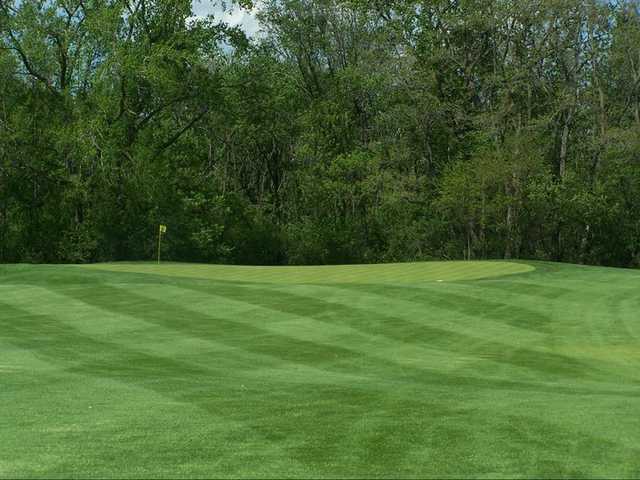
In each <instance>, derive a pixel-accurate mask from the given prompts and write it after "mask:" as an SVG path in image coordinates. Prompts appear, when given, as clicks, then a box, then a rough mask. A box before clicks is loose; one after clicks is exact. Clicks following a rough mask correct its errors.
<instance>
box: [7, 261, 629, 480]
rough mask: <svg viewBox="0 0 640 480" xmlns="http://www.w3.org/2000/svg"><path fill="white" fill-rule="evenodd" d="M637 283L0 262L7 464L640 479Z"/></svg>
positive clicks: (191, 472)
mask: <svg viewBox="0 0 640 480" xmlns="http://www.w3.org/2000/svg"><path fill="white" fill-rule="evenodd" d="M439 280H442V282H439ZM639 287H640V274H639V273H638V272H634V271H627V270H618V269H606V268H590V267H579V266H572V265H558V264H551V263H520V262H518V263H511V262H467V263H463V262H451V263H448V262H435V263H419V264H406V265H382V266H380V265H375V266H340V267H280V268H272V267H218V266H205V265H185V264H164V265H161V266H159V267H158V266H156V265H153V264H144V263H143V264H105V265H95V266H87V267H79V266H23V265H16V266H0V352H1V353H2V355H1V356H0V405H1V406H2V408H1V409H0V428H1V430H0V432H2V434H1V440H2V441H1V442H0V477H2V478H6V477H11V478H14V477H70V476H75V477H87V476H95V477H101V478H102V477H114V476H116V477H127V478H131V477H143V478H150V477H172V478H175V477H194V476H200V477H252V478H257V477H271V478H273V477H283V476H284V477H296V478H299V477H333V478H335V477H349V476H351V477H363V476H367V477H371V476H377V477H447V476H449V477H464V476H471V477H477V476H486V477H491V478H494V477H499V476H505V477H514V476H527V477H531V476H536V477H543V476H547V477H549V476H551V477H559V476H570V477H594V476H595V477H637V476H638V475H640V447H639V445H640V402H639V401H638V398H640V317H638V315H637V312H638V309H639V308H640V289H639Z"/></svg>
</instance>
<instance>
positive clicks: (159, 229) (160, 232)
mask: <svg viewBox="0 0 640 480" xmlns="http://www.w3.org/2000/svg"><path fill="white" fill-rule="evenodd" d="M161 239H162V228H158V265H160V240H161Z"/></svg>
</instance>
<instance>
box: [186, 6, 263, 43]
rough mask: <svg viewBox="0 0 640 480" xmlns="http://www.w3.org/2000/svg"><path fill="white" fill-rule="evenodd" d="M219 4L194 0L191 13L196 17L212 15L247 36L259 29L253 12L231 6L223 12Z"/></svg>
mask: <svg viewBox="0 0 640 480" xmlns="http://www.w3.org/2000/svg"><path fill="white" fill-rule="evenodd" d="M219 3H220V2H217V1H212V0H194V1H193V13H194V14H195V16H196V17H204V16H206V15H211V14H213V15H215V18H216V19H220V20H224V21H225V22H226V23H228V24H229V25H232V26H236V25H238V26H240V27H242V29H243V30H244V31H245V33H246V34H247V35H249V36H253V35H255V34H256V32H257V31H258V29H259V28H260V27H259V25H258V21H257V20H256V17H255V12H247V11H246V10H243V9H240V8H238V7H231V6H228V7H227V11H224V10H223V9H222V7H221V6H220V4H219ZM228 3H231V2H228Z"/></svg>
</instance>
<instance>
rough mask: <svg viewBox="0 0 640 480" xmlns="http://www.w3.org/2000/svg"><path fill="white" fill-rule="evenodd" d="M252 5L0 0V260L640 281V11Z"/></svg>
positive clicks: (549, 0) (570, 4)
mask: <svg viewBox="0 0 640 480" xmlns="http://www.w3.org/2000/svg"><path fill="white" fill-rule="evenodd" d="M236 3H237V4H239V5H241V6H242V7H244V8H252V7H253V6H254V5H252V2H244V1H242V2H221V3H220V5H221V6H223V7H225V8H230V7H231V6H232V5H234V4H236ZM223 4H224V5H223ZM256 5H257V6H258V8H257V10H258V16H259V18H260V21H261V25H262V28H263V33H262V34H261V35H259V36H257V37H255V38H247V37H246V36H245V35H244V33H242V32H241V31H240V30H239V29H238V28H234V27H231V26H229V25H225V24H223V23H219V22H218V21H217V20H216V19H215V18H211V17H210V18H206V19H192V18H191V8H192V5H191V2H190V1H188V0H180V1H178V2H164V1H157V0H152V1H150V0H144V1H143V0H134V1H131V2H120V1H114V2H103V1H98V0H91V1H87V0H85V1H82V2H80V1H75V0H73V1H69V0H64V1H62V0H56V1H53V2H45V3H42V2H40V1H37V0H22V1H3V2H1V3H0V94H1V95H0V261H45V262H90V261H96V260H134V259H145V258H151V257H153V256H154V253H155V249H156V245H155V240H154V232H155V231H156V229H157V225H158V223H160V222H163V223H167V224H169V225H170V233H169V234H168V235H167V238H166V242H165V247H164V248H165V249H166V250H165V251H164V252H163V255H164V257H165V258H167V259H174V260H191V261H206V262H222V263H257V264H269V263H285V264H297V263H300V264H321V263H354V262H366V263H369V262H379V261H401V260H412V259H427V258H489V257H491V258H494V257H527V258H540V259H558V260H567V261H573V262H584V263H595V264H607V265H623V266H636V265H638V262H639V261H640V250H639V248H640V247H639V246H638V245H639V240H640V217H639V216H638V214H637V213H636V212H638V211H640V205H639V204H638V198H640V187H639V185H638V184H639V182H640V164H639V163H638V158H639V156H640V144H639V143H638V129H639V128H640V70H639V67H638V65H640V58H638V57H637V48H635V46H636V45H637V43H638V41H637V40H638V38H640V14H639V12H638V9H637V6H636V5H635V4H634V3H633V2H617V3H616V4H614V5H611V6H609V7H607V8H605V7H604V6H603V5H601V4H599V3H597V2H580V1H578V0H571V1H567V2H558V1H555V0H544V1H542V2H534V3H532V2H511V1H506V0H504V1H503V0H499V1H493V2H482V1H469V2H453V3H451V2H426V3H425V2H413V1H407V2H395V1H394V2H362V1H359V0H358V1H356V0H286V1H282V0H269V1H266V2H260V3H259V4H256Z"/></svg>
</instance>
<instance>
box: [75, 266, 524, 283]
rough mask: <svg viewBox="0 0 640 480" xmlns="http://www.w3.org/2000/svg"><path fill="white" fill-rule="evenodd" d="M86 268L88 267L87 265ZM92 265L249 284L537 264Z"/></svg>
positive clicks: (452, 274)
mask: <svg viewBox="0 0 640 480" xmlns="http://www.w3.org/2000/svg"><path fill="white" fill-rule="evenodd" d="M84 268H86V267H84ZM89 268H93V269H99V270H109V271H113V272H135V273H150V274H154V275H168V276H172V277H189V278H205V279H209V280H221V281H230V282H249V283H288V284H291V283H319V284H331V283H421V282H434V281H459V280H478V279H481V278H491V277H500V276H504V275H513V274H517V273H525V272H530V271H532V270H534V267H532V266H531V265H527V264H525V263H514V262H495V261H494V262H490V261H484V262H420V263H391V264H381V265H338V266H311V267H248V266H237V265H202V264H188V263H187V264H185V263H163V264H161V265H156V264H154V263H102V264H97V265H92V266H90V267H89Z"/></svg>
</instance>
